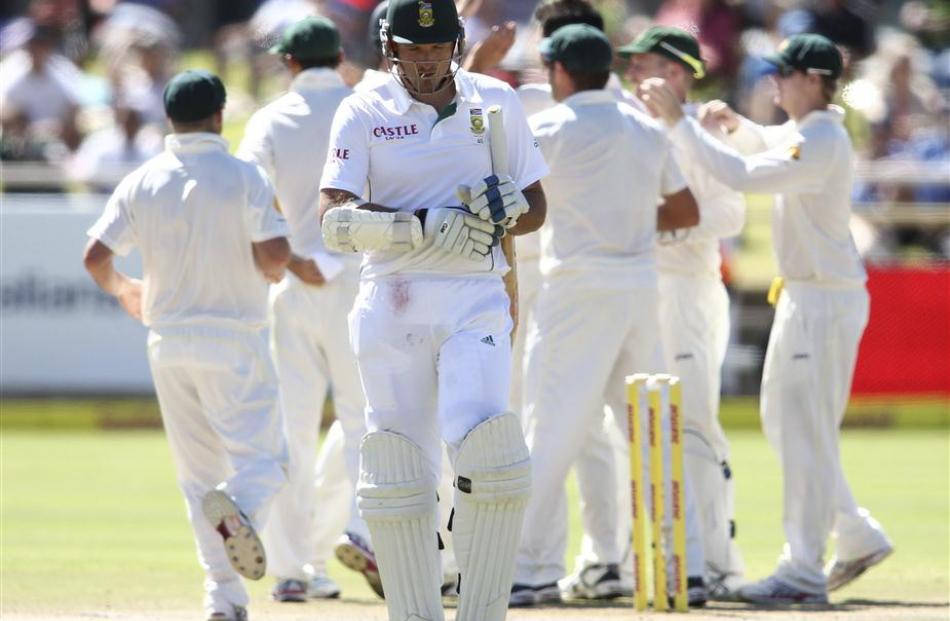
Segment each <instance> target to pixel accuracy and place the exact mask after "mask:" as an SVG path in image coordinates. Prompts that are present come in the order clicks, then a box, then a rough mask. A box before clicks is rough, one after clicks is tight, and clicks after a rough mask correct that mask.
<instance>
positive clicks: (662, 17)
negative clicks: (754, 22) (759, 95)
mask: <svg viewBox="0 0 950 621" xmlns="http://www.w3.org/2000/svg"><path fill="white" fill-rule="evenodd" d="M656 21H657V23H659V24H663V25H666V26H676V27H677V28H680V29H682V30H685V31H686V32H688V33H690V34H692V35H694V36H695V37H696V38H697V39H699V44H700V49H701V51H702V55H703V61H704V62H705V64H706V73H707V74H709V75H712V76H716V77H718V78H721V79H723V80H725V81H726V83H728V84H731V83H733V82H734V80H735V76H736V71H737V70H738V68H739V60H740V58H739V49H738V43H739V34H740V33H741V32H742V20H741V17H740V15H739V13H738V12H737V11H736V9H735V8H734V7H733V6H731V5H730V4H727V3H726V2H725V1H724V0H664V2H663V4H661V5H660V8H659V9H658V10H657V13H656Z"/></svg>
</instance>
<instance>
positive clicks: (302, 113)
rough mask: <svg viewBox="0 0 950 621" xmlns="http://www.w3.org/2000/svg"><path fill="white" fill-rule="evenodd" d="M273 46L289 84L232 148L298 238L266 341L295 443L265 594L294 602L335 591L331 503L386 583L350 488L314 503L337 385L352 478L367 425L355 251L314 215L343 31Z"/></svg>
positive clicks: (315, 23) (375, 582)
mask: <svg viewBox="0 0 950 621" xmlns="http://www.w3.org/2000/svg"><path fill="white" fill-rule="evenodd" d="M271 52H272V53H274V54H279V55H280V57H281V60H282V61H283V63H284V65H285V66H286V67H287V68H288V70H289V71H290V73H291V75H292V77H293V82H292V84H291V86H290V91H289V92H288V93H286V94H284V95H283V96H281V97H279V98H278V99H276V100H275V101H273V102H271V103H270V104H268V105H267V106H266V107H264V108H262V109H261V110H259V111H258V112H256V113H255V114H254V115H253V116H252V117H251V119H250V121H248V124H247V128H246V129H245V132H244V140H243V141H242V142H241V146H240V148H239V149H238V157H240V158H242V159H246V160H249V161H251V162H255V163H257V164H259V165H260V166H261V167H262V168H263V169H264V170H265V171H266V172H267V174H268V176H269V177H270V178H271V180H272V181H273V184H274V188H275V191H276V194H277V200H278V204H279V205H280V208H281V210H282V211H283V213H284V215H285V216H286V218H287V222H288V224H289V226H290V231H291V238H290V242H291V248H292V250H293V258H292V259H291V262H290V265H289V266H288V269H289V273H288V274H287V276H286V277H285V278H284V279H283V280H282V281H281V282H280V283H279V284H277V285H275V286H274V287H273V289H272V291H271V301H270V302H271V321H272V324H273V330H272V332H271V350H272V353H273V355H274V363H275V365H276V367H277V376H278V378H279V381H280V393H281V408H282V412H283V417H284V426H285V429H286V435H287V441H288V448H289V449H290V470H289V473H288V476H289V483H288V485H287V487H286V488H285V489H284V490H283V491H282V492H281V493H280V494H279V495H278V497H277V500H276V502H275V505H274V511H273V514H272V515H271V519H270V520H269V521H268V525H267V529H266V530H265V531H264V533H263V535H264V541H265V544H266V546H267V551H268V553H269V554H270V559H271V562H270V570H271V573H272V574H273V575H274V576H275V577H276V578H277V582H276V584H275V586H274V589H273V592H272V596H273V598H274V599H275V600H277V601H288V602H300V601H304V600H306V598H307V597H308V596H310V597H317V598H320V597H336V596H338V595H339V593H340V589H339V587H337V585H336V584H335V583H334V582H333V581H332V580H330V578H329V576H327V573H326V562H327V558H328V556H329V554H330V553H331V552H332V551H333V546H334V544H335V543H336V539H337V538H338V537H339V536H340V533H335V534H332V536H333V538H332V539H330V540H326V539H323V540H319V541H318V540H316V539H315V534H316V531H315V521H316V520H317V516H318V515H319V516H326V515H327V513H329V512H332V511H344V512H345V513H347V514H348V515H350V516H351V519H350V520H349V523H348V525H347V528H346V535H344V537H343V539H342V540H341V542H340V543H339V545H338V548H337V554H338V556H339V557H340V559H341V560H342V561H344V563H345V564H346V565H347V566H349V567H351V568H353V569H355V570H357V571H360V572H361V573H363V574H364V575H365V576H366V579H367V581H368V582H369V584H370V586H371V587H372V588H373V589H374V590H375V591H376V592H377V593H378V594H379V595H382V588H381V586H380V582H379V573H378V571H377V569H376V562H375V558H374V555H373V553H372V551H371V549H370V548H369V543H368V541H369V533H368V531H367V530H366V525H365V524H364V523H363V521H362V520H360V518H359V516H358V515H357V512H356V507H355V503H353V501H352V497H351V505H352V507H350V506H345V507H338V506H330V507H323V506H317V505H316V504H315V501H316V494H317V488H316V487H315V486H314V477H315V471H314V468H315V465H316V451H315V449H314V447H315V446H316V444H317V442H318V439H319V432H320V421H321V418H322V414H323V403H324V401H325V400H326V398H327V394H328V393H331V394H332V395H333V405H334V410H335V412H336V417H337V420H338V421H339V423H340V425H341V426H342V428H343V438H344V444H343V455H344V458H345V461H346V472H347V473H348V475H349V477H350V481H351V484H352V485H353V486H354V488H355V486H356V480H357V477H358V471H359V444H360V440H361V439H362V438H363V434H364V433H365V432H366V424H365V423H364V420H363V407H364V401H363V389H362V387H361V386H360V379H359V371H358V369H357V367H356V358H355V357H354V356H353V352H352V350H351V349H350V346H349V335H348V330H347V323H346V316H347V314H348V313H349V312H350V309H351V308H352V307H353V300H354V299H355V298H356V291H357V288H358V286H359V260H358V258H357V257H356V256H354V255H352V254H341V253H337V252H330V251H328V250H327V249H326V248H325V247H324V245H323V239H322V237H321V234H320V222H319V217H318V210H319V197H320V179H319V172H318V171H322V170H323V164H324V162H325V161H326V153H327V148H328V146H329V142H330V123H331V122H332V120H333V114H334V113H335V112H336V109H337V107H338V106H339V105H340V102H341V101H343V99H344V98H345V97H347V96H349V95H350V94H351V93H352V92H353V91H352V90H351V89H350V88H348V87H347V86H346V85H345V84H344V83H343V78H342V77H341V76H340V74H339V73H338V72H337V71H336V67H337V66H338V65H339V64H340V62H341V61H342V59H343V55H342V52H341V50H340V34H339V32H338V31H337V28H336V26H334V24H333V22H331V21H330V20H328V19H326V18H325V17H309V18H306V19H304V20H301V21H299V22H297V23H295V24H292V25H291V26H289V27H288V28H287V30H286V31H285V32H284V34H283V37H282V39H281V40H280V42H279V43H277V44H276V45H275V46H274V47H273V48H272V49H271ZM320 519H321V520H325V519H326V518H325V517H321V518H320Z"/></svg>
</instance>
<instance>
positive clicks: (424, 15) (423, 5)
mask: <svg viewBox="0 0 950 621" xmlns="http://www.w3.org/2000/svg"><path fill="white" fill-rule="evenodd" d="M419 25H420V26H422V27H423V28H431V27H433V26H435V14H434V13H433V12H432V3H431V2H423V0H419Z"/></svg>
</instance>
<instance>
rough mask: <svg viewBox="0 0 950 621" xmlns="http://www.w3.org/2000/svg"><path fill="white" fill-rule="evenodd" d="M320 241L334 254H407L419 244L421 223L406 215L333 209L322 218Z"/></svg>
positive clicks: (402, 213) (401, 213)
mask: <svg viewBox="0 0 950 621" xmlns="http://www.w3.org/2000/svg"><path fill="white" fill-rule="evenodd" d="M321 230H322V232H323V242H324V243H325V244H326V247H327V248H328V249H329V250H334V251H336V252H364V251H371V250H398V251H403V252H406V251H409V250H413V249H414V248H418V247H419V245H420V244H422V223H421V222H420V221H419V218H417V217H416V216H415V215H414V214H411V213H408V212H380V211H367V210H365V209H354V208H352V207H334V208H333V209H330V210H328V211H327V212H326V213H325V214H324V215H323V225H322V227H321Z"/></svg>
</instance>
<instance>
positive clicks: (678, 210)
mask: <svg viewBox="0 0 950 621" xmlns="http://www.w3.org/2000/svg"><path fill="white" fill-rule="evenodd" d="M697 224H699V206H698V205H697V204H696V198H695V197H694V196H693V193H692V192H690V191H689V188H683V189H682V190H680V191H679V192H675V193H673V194H670V195H668V196H664V197H663V203H662V204H661V205H660V207H659V209H658V210H657V216H656V230H658V231H673V230H676V229H686V228H689V227H691V226H696V225H697Z"/></svg>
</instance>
